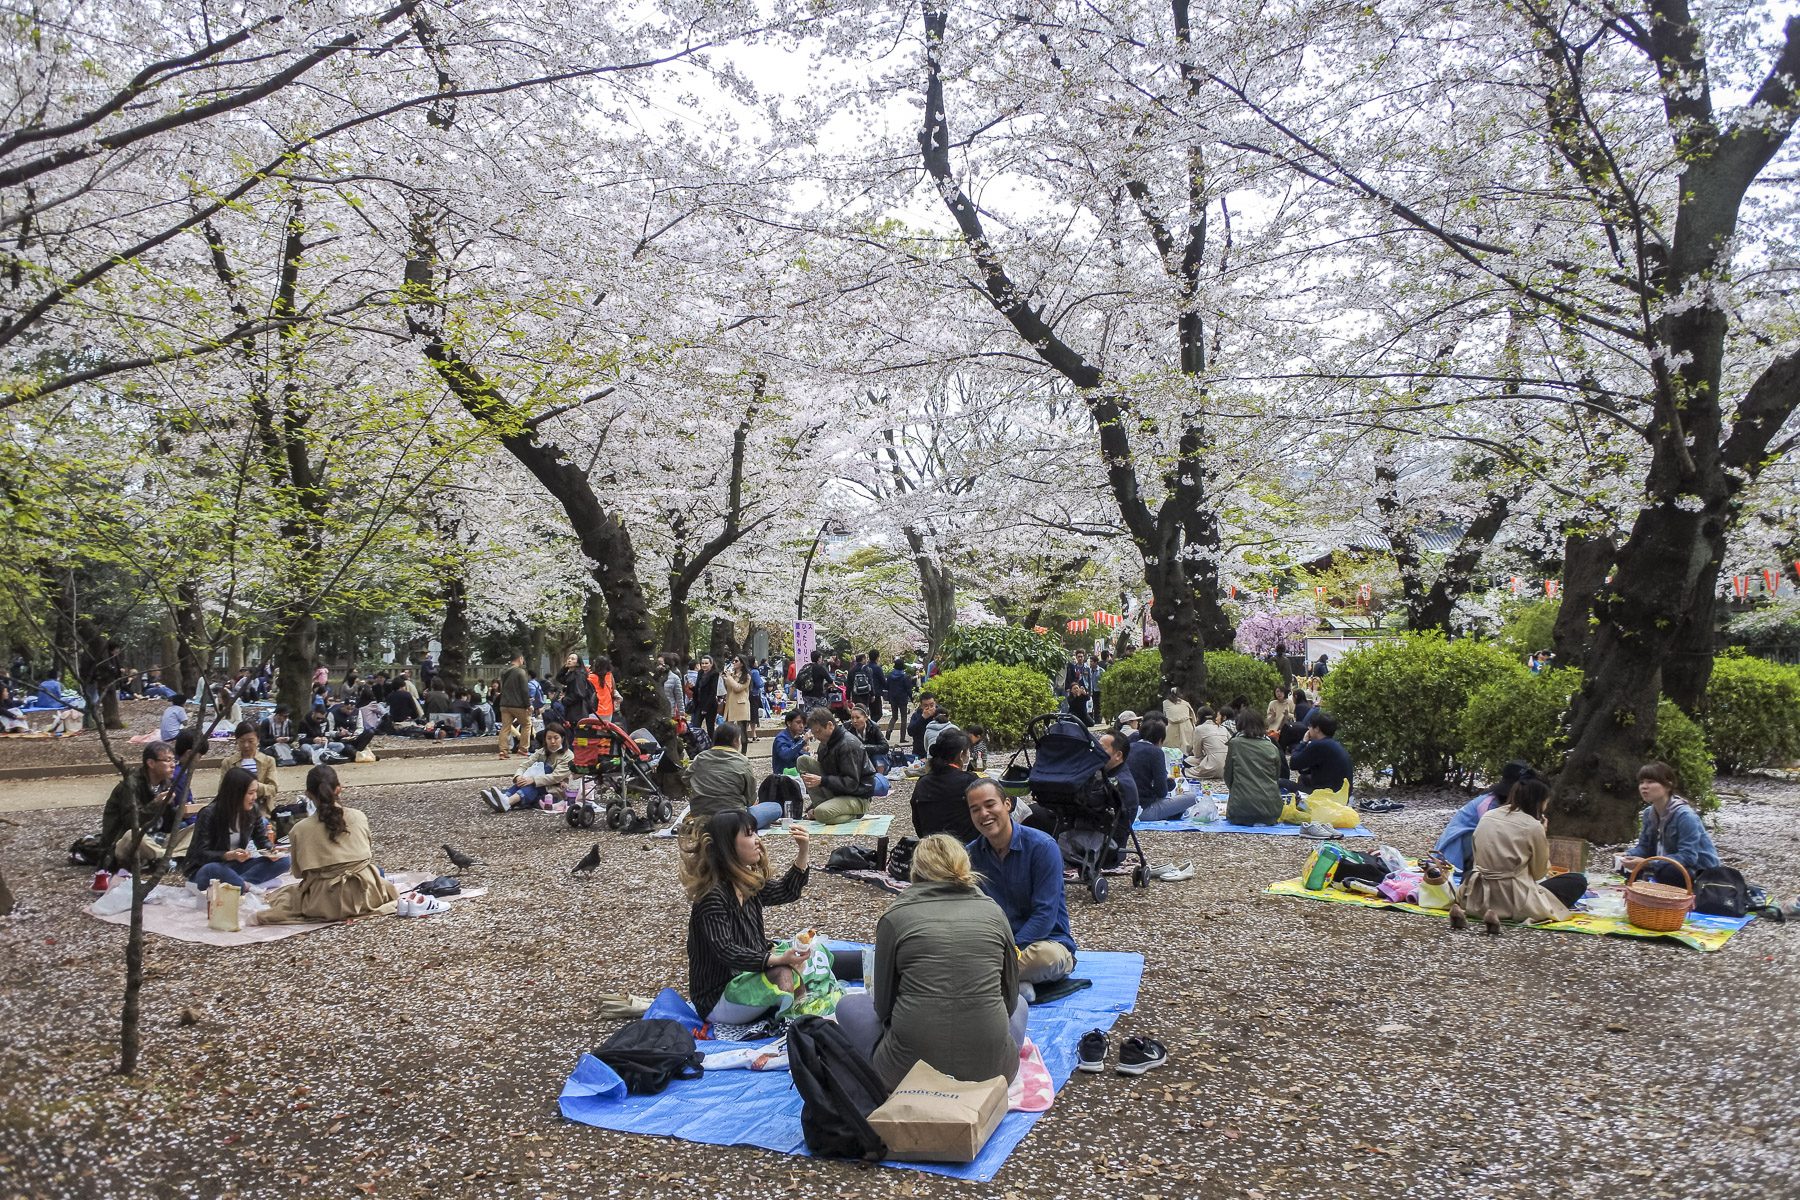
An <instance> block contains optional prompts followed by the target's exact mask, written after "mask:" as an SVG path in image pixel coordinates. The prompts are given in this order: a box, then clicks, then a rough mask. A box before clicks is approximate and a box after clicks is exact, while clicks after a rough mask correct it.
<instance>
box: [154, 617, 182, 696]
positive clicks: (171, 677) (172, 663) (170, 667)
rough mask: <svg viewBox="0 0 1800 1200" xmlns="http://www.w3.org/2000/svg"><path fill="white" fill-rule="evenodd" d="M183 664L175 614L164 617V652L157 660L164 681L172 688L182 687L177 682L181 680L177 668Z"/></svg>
mask: <svg viewBox="0 0 1800 1200" xmlns="http://www.w3.org/2000/svg"><path fill="white" fill-rule="evenodd" d="M180 662H181V639H180V638H178V637H177V636H176V635H175V616H174V614H173V613H166V612H165V613H164V614H163V615H162V652H161V654H160V655H159V656H158V658H157V662H156V666H157V669H158V670H160V671H161V672H162V681H163V682H164V683H165V684H167V685H169V686H170V687H177V688H178V687H180V686H181V685H180V684H179V683H178V682H176V681H177V680H178V679H180V678H181V676H180V671H179V668H178V666H177V664H179V663H180Z"/></svg>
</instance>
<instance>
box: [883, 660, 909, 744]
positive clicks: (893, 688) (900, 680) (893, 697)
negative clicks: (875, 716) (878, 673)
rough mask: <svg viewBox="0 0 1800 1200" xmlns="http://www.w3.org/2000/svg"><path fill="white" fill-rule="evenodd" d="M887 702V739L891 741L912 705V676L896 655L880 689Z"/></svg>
mask: <svg viewBox="0 0 1800 1200" xmlns="http://www.w3.org/2000/svg"><path fill="white" fill-rule="evenodd" d="M882 691H883V693H884V694H885V695H886V697H887V702H888V726H887V735H888V740H889V741H892V740H893V739H894V737H895V736H896V735H897V734H898V733H899V732H900V726H901V724H902V723H903V722H904V721H905V720H906V710H907V709H909V708H911V707H912V697H913V677H912V672H911V671H908V670H907V669H906V664H905V663H904V662H902V661H901V660H900V657H899V656H898V655H896V656H895V657H894V669H893V670H891V671H889V672H888V673H887V680H886V683H885V686H884V687H883V689H882Z"/></svg>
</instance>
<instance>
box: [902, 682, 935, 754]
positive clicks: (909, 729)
mask: <svg viewBox="0 0 1800 1200" xmlns="http://www.w3.org/2000/svg"><path fill="white" fill-rule="evenodd" d="M937 711H938V703H937V697H936V696H934V695H932V694H931V693H930V692H920V693H919V711H918V712H916V713H914V714H913V715H912V720H910V721H908V722H907V723H906V735H907V736H908V737H910V738H911V739H912V744H913V757H914V758H917V759H923V758H924V757H925V728H926V726H928V725H930V724H931V723H932V722H933V721H934V720H936V719H937Z"/></svg>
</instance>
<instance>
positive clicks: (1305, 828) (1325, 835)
mask: <svg viewBox="0 0 1800 1200" xmlns="http://www.w3.org/2000/svg"><path fill="white" fill-rule="evenodd" d="M1300 836H1301V837H1308V838H1313V839H1315V840H1317V841H1321V842H1335V841H1341V840H1343V837H1344V831H1343V830H1341V829H1333V828H1332V827H1331V826H1329V825H1326V824H1323V823H1322V822H1319V821H1308V822H1307V823H1306V824H1304V825H1302V826H1301V827H1300Z"/></svg>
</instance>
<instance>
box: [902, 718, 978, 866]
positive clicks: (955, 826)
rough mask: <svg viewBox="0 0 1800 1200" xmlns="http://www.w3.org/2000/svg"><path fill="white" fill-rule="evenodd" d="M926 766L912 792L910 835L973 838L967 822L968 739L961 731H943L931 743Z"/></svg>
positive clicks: (971, 780) (972, 778)
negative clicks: (941, 834) (944, 835)
mask: <svg viewBox="0 0 1800 1200" xmlns="http://www.w3.org/2000/svg"><path fill="white" fill-rule="evenodd" d="M929 762H930V764H931V765H930V767H929V768H927V770H926V772H925V774H924V775H922V776H920V777H919V780H918V782H916V783H914V784H913V790H912V820H913V832H914V833H915V834H917V835H918V836H919V837H921V838H925V837H930V836H931V835H932V834H934V833H947V834H949V835H950V836H951V837H954V838H956V839H957V840H959V841H963V842H968V841H972V840H974V838H975V826H974V825H973V824H972V823H971V822H970V820H969V801H968V798H967V796H968V791H969V785H970V784H971V783H974V782H975V774H974V773H973V772H972V771H970V770H969V769H968V766H969V736H968V734H967V733H965V732H964V731H963V730H961V729H947V730H945V731H944V732H943V733H941V734H939V735H938V739H937V741H935V742H933V743H931V756H930V759H929Z"/></svg>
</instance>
